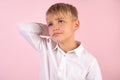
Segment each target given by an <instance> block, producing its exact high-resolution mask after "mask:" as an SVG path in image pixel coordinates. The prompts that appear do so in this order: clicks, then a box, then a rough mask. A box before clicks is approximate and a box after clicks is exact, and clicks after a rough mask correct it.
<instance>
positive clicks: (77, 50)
mask: <svg viewBox="0 0 120 80" xmlns="http://www.w3.org/2000/svg"><path fill="white" fill-rule="evenodd" d="M77 43H78V44H79V46H78V47H77V48H75V49H73V50H71V51H68V54H69V53H73V54H76V55H77V56H80V55H81V53H82V51H83V50H84V48H83V46H82V44H81V43H80V42H79V41H77ZM53 50H61V49H60V48H59V46H58V44H56V45H55V47H54V48H53Z"/></svg>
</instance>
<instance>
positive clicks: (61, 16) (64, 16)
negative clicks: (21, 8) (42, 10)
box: [46, 13, 70, 22]
mask: <svg viewBox="0 0 120 80" xmlns="http://www.w3.org/2000/svg"><path fill="white" fill-rule="evenodd" d="M59 19H70V16H68V15H67V14H66V13H57V14H47V15H46V21H47V22H50V21H52V20H59Z"/></svg>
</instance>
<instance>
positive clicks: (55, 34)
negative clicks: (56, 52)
mask: <svg viewBox="0 0 120 80" xmlns="http://www.w3.org/2000/svg"><path fill="white" fill-rule="evenodd" d="M59 34H62V33H59V32H56V33H53V35H52V36H57V35H59Z"/></svg>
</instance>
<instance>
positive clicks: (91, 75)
mask: <svg viewBox="0 0 120 80" xmlns="http://www.w3.org/2000/svg"><path fill="white" fill-rule="evenodd" d="M86 80H102V76H101V71H100V68H99V65H98V62H97V60H96V59H95V60H94V61H93V63H92V64H91V66H90V68H89V70H88V74H87V77H86Z"/></svg>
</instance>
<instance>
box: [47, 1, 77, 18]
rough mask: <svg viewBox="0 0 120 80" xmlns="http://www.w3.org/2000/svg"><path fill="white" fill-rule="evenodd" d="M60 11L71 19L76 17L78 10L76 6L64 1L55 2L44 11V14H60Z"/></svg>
mask: <svg viewBox="0 0 120 80" xmlns="http://www.w3.org/2000/svg"><path fill="white" fill-rule="evenodd" d="M60 13H62V14H63V13H64V14H66V15H68V16H70V17H71V18H72V19H73V20H77V19H78V12H77V9H76V7H74V6H73V5H71V4H66V3H56V4H54V5H52V6H51V7H50V8H49V9H48V10H47V12H46V16H47V15H49V14H53V15H60Z"/></svg>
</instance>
